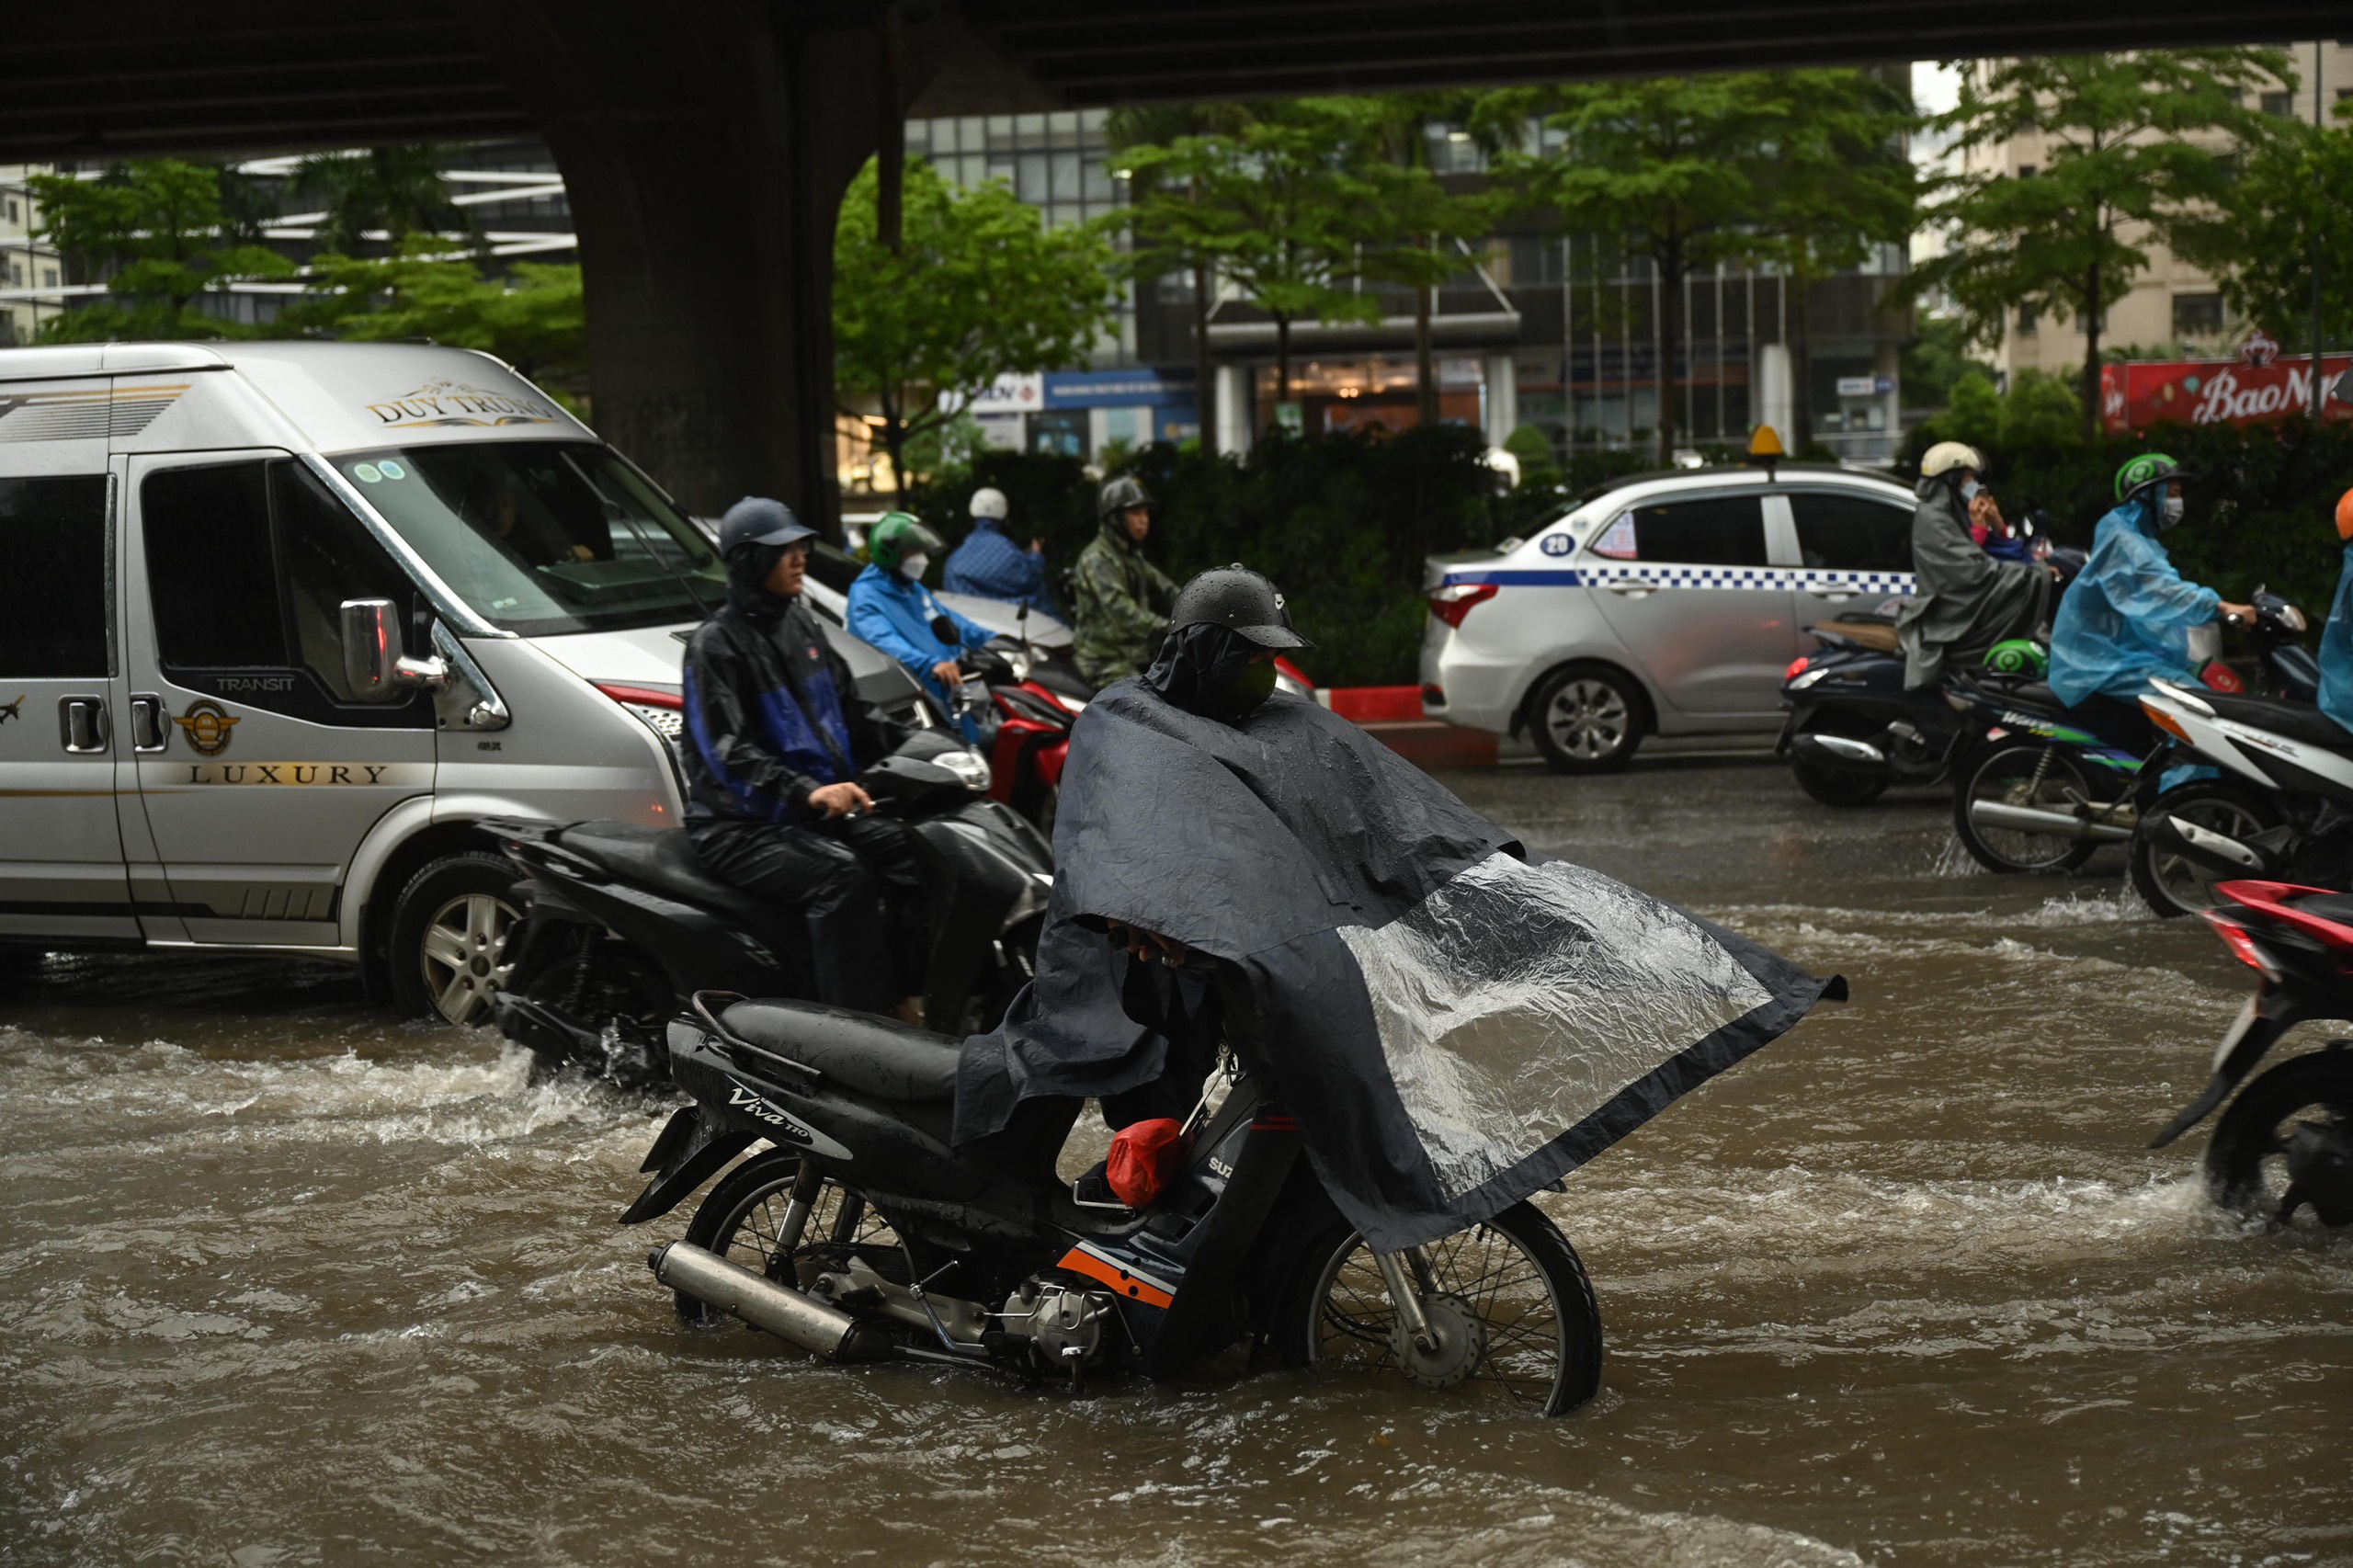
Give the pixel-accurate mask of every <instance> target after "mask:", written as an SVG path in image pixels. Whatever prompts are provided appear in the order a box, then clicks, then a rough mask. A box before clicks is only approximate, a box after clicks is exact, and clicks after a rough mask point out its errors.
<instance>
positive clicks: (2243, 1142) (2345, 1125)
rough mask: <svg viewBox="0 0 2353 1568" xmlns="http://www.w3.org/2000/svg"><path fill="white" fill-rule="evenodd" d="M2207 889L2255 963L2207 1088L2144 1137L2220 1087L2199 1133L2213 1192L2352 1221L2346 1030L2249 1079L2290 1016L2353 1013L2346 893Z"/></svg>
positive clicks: (2292, 1021) (2218, 925) (2281, 1214)
mask: <svg viewBox="0 0 2353 1568" xmlns="http://www.w3.org/2000/svg"><path fill="white" fill-rule="evenodd" d="M2214 892H2215V893H2216V895H2217V898H2218V902H2217V903H2216V904H2215V906H2214V907H2213V908H2211V909H2209V910H2206V911H2204V912H2203V913H2204V914H2205V916H2206V919H2207V920H2208V921H2209V922H2210V923H2211V925H2212V926H2213V927H2214V932H2215V935H2217V936H2219V937H2222V945H2223V946H2224V947H2226V948H2228V949H2230V951H2231V956H2232V957H2234V958H2235V959H2237V960H2239V961H2240V962H2241V963H2244V964H2245V965H2246V966H2247V967H2248V968H2249V969H2251V970H2253V971H2255V975H2256V981H2255V996H2254V998H2253V999H2252V1000H2251V1001H2249V1002H2248V1003H2247V1005H2246V1007H2245V1010H2244V1011H2242V1012H2241V1013H2240V1014H2239V1016H2238V1017H2237V1018H2236V1019H2235V1020H2234V1022H2233V1023H2232V1025H2231V1027H2230V1028H2229V1030H2228V1031H2227V1032H2225V1033H2224V1034H2223V1036H2222V1045H2221V1046H2220V1047H2219V1048H2218V1049H2217V1050H2216V1051H2215V1052H2214V1074H2213V1077H2212V1079H2211V1081H2209V1082H2208V1084H2207V1085H2206V1088H2205V1091H2204V1092H2203V1093H2202V1094H2200V1096H2198V1098H2197V1099H2196V1100H2195V1101H2193V1102H2191V1104H2190V1105H2189V1106H2188V1108H2186V1109H2185V1110H2183V1111H2182V1113H2181V1114H2180V1115H2179V1116H2177V1117H2176V1118H2174V1119H2173V1123H2172V1125H2170V1126H2169V1127H2167V1128H2166V1129H2165V1131H2163V1132H2160V1133H2158V1134H2157V1136H2156V1137H2155V1138H2154V1140H2152V1141H2151V1142H2150V1144H2149V1147H2151V1148H2152V1149H2162V1148H2164V1147H2165V1145H2166V1144H2168V1143H2170V1142H2173V1141H2174V1140H2175V1139H2177V1138H2178V1137H2180V1136H2181V1135H2182V1134H2183V1133H2185V1132H2187V1131H2189V1130H2190V1129H2191V1128H2193V1127H2195V1126H2197V1125H2198V1123H2199V1122H2200V1121H2202V1120H2204V1119H2205V1118H2206V1117H2207V1116H2208V1115H2209V1114H2211V1112H2212V1111H2213V1110H2214V1108H2216V1107H2217V1106H2220V1105H2222V1102H2223V1101H2224V1100H2226V1099H2228V1100H2230V1102H2231V1103H2230V1106H2229V1108H2227V1109H2225V1110H2223V1112H2222V1119H2221V1120H2219V1121H2217V1122H2216V1123H2215V1124H2214V1135H2213V1137H2212V1139H2211V1140H2210V1141H2209V1142H2208V1143H2207V1145H2206V1157H2205V1161H2204V1167H2205V1176H2206V1186H2207V1189H2208V1190H2209V1191H2210V1192H2211V1193H2212V1194H2213V1197H2214V1200H2215V1201H2216V1202H2217V1203H2219V1204H2221V1205H2222V1207H2224V1208H2226V1209H2228V1210H2232V1211H2233V1212H2234V1213H2237V1214H2241V1215H2244V1216H2245V1217H2246V1218H2248V1219H2252V1220H2261V1221H2266V1222H2267V1223H2269V1224H2273V1225H2279V1226H2297V1225H2301V1224H2304V1223H2306V1222H2307V1221H2305V1220H2304V1214H2305V1211H2306V1210H2309V1211H2310V1212H2311V1215H2312V1220H2313V1221H2317V1222H2318V1224H2319V1225H2321V1226H2323V1227H2326V1228H2331V1229H2334V1228H2336V1227H2337V1226H2341V1225H2346V1224H2353V1040H2330V1041H2329V1042H2328V1044H2327V1045H2326V1046H2325V1047H2324V1048H2322V1049H2321V1050H2319V1051H2311V1052H2308V1053H2306V1054H2304V1055H2302V1056H2294V1057H2290V1058H2289V1059H2288V1060H2287V1061H2285V1062H2280V1063H2279V1065H2277V1066H2275V1067H2273V1068H2271V1069H2270V1070H2269V1071H2268V1072H2266V1073H2265V1074H2263V1075H2262V1076H2261V1077H2259V1078H2256V1080H2255V1081H2254V1082H2253V1083H2246V1077H2247V1074H2250V1073H2252V1072H2254V1071H2255V1068H2256V1063H2257V1062H2261V1061H2262V1060H2263V1058H2264V1056H2265V1055H2266V1054H2267V1053H2268V1052H2269V1051H2270V1050H2271V1048H2272V1047H2273V1046H2274V1045H2276V1044H2278V1043H2279V1040H2280V1037H2282V1036H2283V1035H2285V1034H2286V1033H2287V1032H2288V1031H2289V1029H2290V1028H2294V1027H2295V1026H2296V1025H2297V1024H2300V1023H2302V1022H2304V1021H2305V1020H2306V1019H2310V1018H2347V1017H2353V978H2348V977H2353V895H2347V894H2345V893H2341V892H2327V891H2325V890H2323V889H2320V888H2302V887H2294V886H2290V885H2289V884H2286V883H2282V882H2268V881H2230V882H2223V883H2221V884H2220V885H2219V886H2217V887H2216V888H2215V889H2214ZM2242 1084H2245V1087H2244V1088H2241V1087H2240V1085H2242ZM2234 1091H2235V1093H2236V1095H2237V1097H2236V1098H2235V1099H2233V1098H2232V1097H2231V1096H2232V1095H2233V1093H2234Z"/></svg>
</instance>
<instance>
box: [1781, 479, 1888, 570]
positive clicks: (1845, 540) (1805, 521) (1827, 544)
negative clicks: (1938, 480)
mask: <svg viewBox="0 0 2353 1568" xmlns="http://www.w3.org/2000/svg"><path fill="white" fill-rule="evenodd" d="M1790 514H1791V516H1792V517H1795V518H1796V520H1797V526H1798V557H1799V559H1800V560H1802V561H1803V562H1805V563H1806V564H1807V565H1808V566H1820V567H1826V568H1829V569H1832V570H1835V571H1841V572H1909V571H1911V570H1912V511H1911V508H1910V507H1908V506H1896V505H1894V504H1893V503H1892V502H1887V501H1874V500H1872V499H1871V498H1870V497H1869V496H1867V495H1834V494H1826V493H1824V492H1822V491H1813V492H1811V493H1809V492H1807V491H1802V490H1801V491H1796V492H1793V493H1792V494H1790Z"/></svg>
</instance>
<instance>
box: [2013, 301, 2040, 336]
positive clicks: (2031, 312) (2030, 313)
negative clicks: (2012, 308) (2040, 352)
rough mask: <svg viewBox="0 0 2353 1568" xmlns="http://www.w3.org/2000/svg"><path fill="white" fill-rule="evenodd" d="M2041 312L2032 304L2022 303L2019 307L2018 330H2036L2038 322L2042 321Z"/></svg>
mask: <svg viewBox="0 0 2353 1568" xmlns="http://www.w3.org/2000/svg"><path fill="white" fill-rule="evenodd" d="M2040 319H2041V315H2040V312H2038V311H2036V309H2035V308H2034V307H2033V306H2032V305H2020V306H2019V307H2018V330H2019V331H2020V332H2032V331H2034V330H2035V327H2036V324H2037V323H2038V322H2040Z"/></svg>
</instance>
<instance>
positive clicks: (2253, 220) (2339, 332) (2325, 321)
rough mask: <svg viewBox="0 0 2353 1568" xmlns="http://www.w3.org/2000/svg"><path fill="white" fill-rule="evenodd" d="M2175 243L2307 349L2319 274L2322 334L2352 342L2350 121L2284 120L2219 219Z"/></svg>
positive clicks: (2246, 310)
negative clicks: (2313, 122) (2327, 124)
mask: <svg viewBox="0 0 2353 1568" xmlns="http://www.w3.org/2000/svg"><path fill="white" fill-rule="evenodd" d="M2347 107H2348V106H2340V109H2339V112H2340V113H2342V112H2344V110H2345V108H2347ZM2178 243H2179V245H2180V248H2181V252H2182V255H2183V256H2185V257H2186V258H2187V259H2188V260H2190V261H2193V262H2195V263H2197V264H2198V265H2200V266H2201V267H2205V268H2206V269H2207V270H2208V271H2209V272H2211V273H2212V274H2213V275H2214V278H2215V281H2216V282H2217V283H2219V284H2220V285H2221V287H2222V298H2223V299H2224V300H2225V301H2228V302H2229V303H2230V305H2231V308H2232V309H2233V310H2234V311H2236V312H2239V313H2240V314H2242V315H2244V316H2245V317H2246V318H2247V319H2248V320H2250V321H2252V322H2254V323H2255V324H2256V325H2258V326H2260V327H2262V328H2263V329H2264V330H2265V331H2267V332H2268V333H2270V334H2271V335H2273V336H2274V337H2277V338H2278V339H2279V341H2280V342H2281V343H2282V344H2286V345H2291V346H2294V347H2300V348H2301V347H2308V346H2309V344H2310V342H2311V339H2312V332H2313V278H2314V277H2315V275H2317V276H2318V278H2319V280H2320V284H2321V299H2320V304H2321V333H2322V335H2324V336H2325V337H2326V338H2327V339H2328V340H2329V341H2330V342H2331V343H2334V344H2338V345H2342V344H2343V343H2345V342H2346V341H2347V340H2348V339H2353V124H2347V125H2342V126H2337V127H2333V128H2327V129H2324V128H2321V127H2318V126H2312V125H2306V124H2304V123H2303V122H2302V121H2301V120H2290V121H2286V122H2284V123H2280V124H2279V125H2278V126H2277V127H2276V128H2275V129H2274V130H2273V131H2272V132H2271V134H2270V135H2269V136H2268V138H2267V139H2266V140H2265V142H2264V143H2263V144H2262V145H2261V146H2259V147H2257V148H2256V150H2255V151H2254V152H2253V153H2250V154H2249V155H2248V156H2247V158H2246V161H2245V165H2244V166H2243V167H2242V168H2241V170H2240V171H2239V174H2238V176H2237V177H2236V178H2234V180H2232V181H2231V183H2230V186H2229V188H2228V190H2227V192H2226V193H2225V194H2224V196H2223V198H2222V201H2221V203H2220V204H2219V207H2218V209H2217V210H2216V211H2215V213H2214V214H2213V216H2212V217H2211V219H2208V220H2204V221H2198V220H2193V221H2191V222H2188V223H2186V224H2185V225H2184V233H2182V234H2181V235H2180V236H2179V239H2178Z"/></svg>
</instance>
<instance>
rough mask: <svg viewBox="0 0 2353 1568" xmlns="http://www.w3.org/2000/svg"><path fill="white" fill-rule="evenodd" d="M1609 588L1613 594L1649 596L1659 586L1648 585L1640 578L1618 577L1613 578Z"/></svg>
mask: <svg viewBox="0 0 2353 1568" xmlns="http://www.w3.org/2000/svg"><path fill="white" fill-rule="evenodd" d="M1608 586H1609V591H1610V592H1611V593H1613V594H1647V593H1649V592H1650V591H1651V590H1652V589H1653V588H1655V587H1657V586H1658V585H1657V584H1656V583H1646V582H1644V581H1643V579H1642V578H1640V577H1618V578H1613V579H1612V580H1611V581H1610V583H1609V585H1608Z"/></svg>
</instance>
